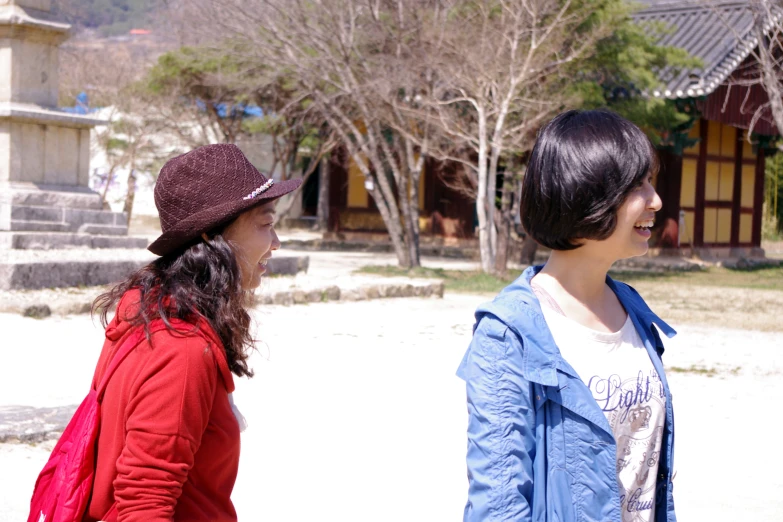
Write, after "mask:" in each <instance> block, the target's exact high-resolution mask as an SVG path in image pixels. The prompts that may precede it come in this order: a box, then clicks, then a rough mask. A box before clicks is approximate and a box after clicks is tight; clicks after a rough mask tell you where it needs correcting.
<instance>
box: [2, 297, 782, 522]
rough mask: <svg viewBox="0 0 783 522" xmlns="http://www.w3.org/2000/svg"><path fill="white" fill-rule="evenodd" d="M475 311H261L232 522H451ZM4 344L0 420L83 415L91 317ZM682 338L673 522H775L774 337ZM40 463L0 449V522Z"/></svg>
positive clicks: (672, 362)
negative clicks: (3, 413)
mask: <svg viewBox="0 0 783 522" xmlns="http://www.w3.org/2000/svg"><path fill="white" fill-rule="evenodd" d="M483 299H484V298H482V297H478V296H469V295H451V294H447V295H446V297H445V298H444V299H442V300H432V299H395V300H379V301H367V302H361V303H328V304H314V305H307V306H296V307H263V308H262V309H260V310H259V311H258V313H257V314H256V317H257V319H258V322H259V336H260V337H261V338H262V339H263V340H264V342H263V343H262V345H261V346H260V347H259V352H258V353H257V354H255V355H254V356H253V361H252V365H253V366H254V367H255V369H256V372H257V375H256V377H255V378H254V379H251V380H238V382H237V384H238V389H237V393H236V400H237V404H238V406H239V407H240V409H241V410H242V412H243V413H244V415H245V416H246V417H247V419H248V421H249V424H250V427H249V428H248V430H247V431H246V432H245V433H244V434H243V436H242V443H243V444H242V459H241V464H240V472H239V477H238V480H237V484H236V488H235V491H234V501H235V504H236V506H237V510H238V513H239V516H240V520H268V521H272V522H277V521H281V522H287V521H305V520H325V519H326V520H344V521H365V520H372V521H374V522H375V521H387V520H388V521H395V522H397V521H400V520H406V521H422V522H430V521H458V520H461V517H462V510H463V506H464V501H465V493H466V485H467V481H466V478H465V465H464V455H465V427H466V409H465V403H464V386H463V383H462V382H461V381H460V380H459V379H457V378H456V377H455V375H454V372H455V370H456V368H457V365H458V364H459V361H460V359H461V358H462V355H463V353H464V350H465V348H466V346H467V344H468V342H469V339H470V333H471V326H472V313H473V310H474V309H475V307H476V305H478V304H479V303H480V302H481V301H482V300H483ZM0 329H2V331H3V332H5V335H4V336H3V341H2V346H1V347H0V349H1V350H3V364H2V366H0V405H7V404H28V405H34V406H54V405H61V404H72V403H76V402H78V401H80V400H81V398H82V397H83V395H84V393H85V392H86V389H87V387H88V386H89V382H90V378H91V375H92V370H93V366H94V364H95V359H96V357H97V355H98V351H99V349H100V345H101V338H102V334H101V330H100V328H99V327H98V326H94V325H92V324H91V322H90V320H89V318H88V317H86V316H69V317H60V318H57V317H53V318H49V319H47V320H44V321H36V320H33V319H27V318H23V317H19V316H14V315H2V314H0ZM679 330H680V335H679V336H678V337H677V338H676V339H674V340H671V341H669V342H668V344H667V352H666V355H665V361H666V364H667V367H669V368H670V370H669V372H668V373H669V380H670V382H671V386H672V389H673V394H674V401H675V415H676V418H677V447H676V455H677V460H676V469H677V477H676V479H675V500H676V504H677V512H678V518H679V520H680V521H681V522H689V521H692V520H698V521H701V520H704V521H711V522H724V521H725V522H729V521H731V522H735V521H739V520H742V521H745V520H753V521H754V522H756V521H758V522H765V521H770V522H771V521H775V520H780V513H781V512H783V498H782V497H781V496H780V495H779V494H778V491H779V490H780V489H781V488H782V487H783V478H781V474H780V473H779V472H778V470H779V469H781V468H782V467H783V457H781V454H780V452H778V451H777V450H776V449H775V448H776V447H777V442H778V436H777V423H776V421H774V420H768V418H769V417H770V415H772V416H774V415H775V413H774V412H775V411H776V406H775V405H776V399H779V398H780V397H783V380H781V370H782V366H781V365H782V364H783V363H782V362H781V358H780V357H779V351H780V350H781V348H783V337H782V336H781V334H775V333H757V332H748V331H742V330H731V329H709V328H701V327H690V326H681V327H680V328H679ZM674 368H678V369H680V371H674ZM700 370H701V373H698V372H699V371H700ZM707 375H712V376H711V377H709V376H707ZM47 457H48V447H47V446H46V445H44V446H43V447H41V446H38V447H30V446H24V445H0V470H2V473H0V491H2V494H0V520H3V521H6V520H8V521H15V520H24V518H25V517H26V511H25V508H26V505H27V502H28V499H29V495H30V492H31V490H32V486H33V483H34V481H35V476H36V475H37V473H38V471H39V470H40V468H41V466H42V465H43V463H44V462H45V460H46V458H47Z"/></svg>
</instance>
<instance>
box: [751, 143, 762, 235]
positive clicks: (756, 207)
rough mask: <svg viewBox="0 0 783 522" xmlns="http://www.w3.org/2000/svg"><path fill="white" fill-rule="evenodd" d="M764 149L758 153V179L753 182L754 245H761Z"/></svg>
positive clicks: (760, 149)
mask: <svg viewBox="0 0 783 522" xmlns="http://www.w3.org/2000/svg"><path fill="white" fill-rule="evenodd" d="M764 159H765V158H764V149H762V148H761V147H759V151H758V153H757V154H756V181H755V182H754V184H753V192H754V194H753V235H752V237H753V239H752V241H753V246H754V247H761V218H762V206H763V204H764V164H765V162H764Z"/></svg>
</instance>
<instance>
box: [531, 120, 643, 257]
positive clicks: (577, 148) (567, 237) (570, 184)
mask: <svg viewBox="0 0 783 522" xmlns="http://www.w3.org/2000/svg"><path fill="white" fill-rule="evenodd" d="M658 167H659V163H658V155H657V153H656V152H655V148H654V147H653V145H652V143H650V140H649V139H648V138H647V136H646V135H645V134H644V132H643V131H642V130H641V129H640V128H639V127H637V126H636V125H634V124H633V123H631V122H630V121H628V120H626V119H625V118H623V117H621V116H619V115H617V114H615V113H613V112H610V111H607V110H593V111H576V110H573V111H568V112H564V113H562V114H559V115H558V116H556V117H555V118H554V119H553V120H552V121H550V122H549V123H547V124H546V125H545V126H544V127H543V128H542V129H541V132H540V133H539V135H538V139H537V140H536V144H535V146H534V147H533V151H532V152H531V154H530V160H529V162H528V167H527V172H526V173H525V178H524V181H523V183H522V199H521V201H520V210H519V211H520V217H521V219H522V226H523V227H524V228H525V231H526V232H527V233H528V234H530V236H531V237H532V238H533V239H535V240H536V241H537V242H538V243H540V244H542V245H544V246H546V247H549V248H551V249H553V250H573V249H575V248H579V247H580V246H581V245H582V242H581V241H580V240H581V239H597V240H601V239H606V238H607V237H609V236H610V235H611V234H612V232H614V228H615V226H616V224H617V210H618V209H619V208H620V206H621V205H622V204H623V202H624V201H625V199H626V197H627V196H628V194H629V193H630V192H631V191H632V190H633V188H634V187H636V186H637V185H639V184H640V183H642V182H643V180H644V179H645V177H646V176H647V175H648V174H653V173H656V172H657V171H658Z"/></svg>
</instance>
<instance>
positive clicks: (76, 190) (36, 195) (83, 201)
mask: <svg viewBox="0 0 783 522" xmlns="http://www.w3.org/2000/svg"><path fill="white" fill-rule="evenodd" d="M11 194H12V196H11V204H12V205H14V206H16V205H19V206H35V207H67V208H77V209H89V210H102V209H103V206H102V204H101V197H100V195H99V194H98V193H97V192H93V191H92V190H89V189H86V188H83V187H62V188H61V189H60V190H57V189H56V188H53V189H51V190H47V189H42V190H39V189H35V188H34V189H29V190H25V189H24V188H14V190H13V191H12V192H11Z"/></svg>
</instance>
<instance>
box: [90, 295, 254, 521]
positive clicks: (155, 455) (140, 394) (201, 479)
mask: <svg viewBox="0 0 783 522" xmlns="http://www.w3.org/2000/svg"><path fill="white" fill-rule="evenodd" d="M138 301H139V292H138V291H131V292H128V293H126V294H125V296H123V298H122V300H121V302H120V304H119V306H118V307H117V313H116V315H115V317H114V319H113V320H112V322H111V323H110V324H109V326H108V327H107V329H106V342H105V344H104V346H103V351H102V352H101V356H100V359H99V360H98V365H97V367H96V369H95V376H94V378H93V386H95V385H96V383H97V382H99V381H100V379H101V377H102V375H103V372H104V371H105V369H106V367H107V366H108V364H109V361H110V360H111V357H112V356H113V355H114V353H115V351H116V350H118V349H119V347H120V346H121V345H122V342H123V341H124V339H125V338H126V336H127V335H128V334H129V333H130V331H131V329H132V328H131V326H130V325H129V324H128V323H127V322H126V321H124V320H123V318H127V317H128V316H129V312H131V311H133V310H134V309H135V308H137V307H138ZM199 327H200V329H199V330H198V331H197V332H191V333H188V334H178V333H173V332H171V331H168V330H162V331H159V332H155V333H153V334H152V343H151V344H150V343H148V342H147V341H146V340H144V341H142V342H141V344H139V345H138V346H137V347H136V349H135V350H133V351H132V352H131V353H130V354H129V355H128V357H127V358H126V359H125V361H123V363H122V364H121V365H120V366H119V368H117V371H116V372H115V373H114V376H113V377H112V379H111V381H110V382H109V385H108V387H107V388H106V394H105V396H104V399H103V403H102V404H101V428H100V434H99V437H98V448H97V450H98V451H97V469H96V473H95V482H94V485H93V493H92V498H91V499H90V504H89V507H88V509H87V516H86V518H85V519H86V520H101V519H102V517H104V516H105V515H106V514H107V512H109V510H110V508H111V507H112V505H113V504H114V502H115V500H116V501H117V513H118V517H117V518H116V520H119V521H120V522H125V521H128V522H130V521H137V520H138V521H145V522H156V521H164V520H165V521H171V520H183V521H184V520H187V521H189V522H190V521H202V520H203V521H210V522H223V521H235V520H236V519H237V516H236V512H235V511H234V506H233V504H232V503H231V490H232V489H233V487H234V481H235V480H236V476H237V468H238V465H239V425H238V423H237V420H236V417H235V416H234V414H233V412H232V410H231V405H230V403H229V399H228V394H229V393H231V392H232V391H234V380H233V378H232V376H231V372H230V371H229V369H228V363H227V361H226V355H225V350H224V349H223V345H222V343H221V342H220V339H219V338H218V337H217V335H216V334H215V333H214V331H213V330H212V328H210V327H209V325H208V324H206V322H202V323H201V324H200V325H199ZM191 328H192V327H191ZM108 519H109V520H114V519H115V518H114V517H113V516H109V517H108Z"/></svg>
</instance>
